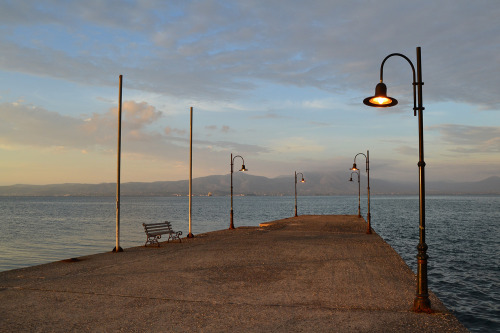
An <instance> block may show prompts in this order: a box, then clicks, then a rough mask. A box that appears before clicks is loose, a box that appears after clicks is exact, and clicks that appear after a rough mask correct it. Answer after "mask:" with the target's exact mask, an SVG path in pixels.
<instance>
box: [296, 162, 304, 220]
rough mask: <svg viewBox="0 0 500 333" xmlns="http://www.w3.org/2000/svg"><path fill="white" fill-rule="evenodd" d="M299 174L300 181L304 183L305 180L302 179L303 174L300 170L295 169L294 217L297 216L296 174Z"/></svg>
mask: <svg viewBox="0 0 500 333" xmlns="http://www.w3.org/2000/svg"><path fill="white" fill-rule="evenodd" d="M298 174H300V175H302V180H301V181H300V182H301V183H305V182H306V181H305V180H304V174H303V173H302V172H297V171H295V217H297V216H298V215H297V175H298Z"/></svg>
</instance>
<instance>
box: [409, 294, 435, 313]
mask: <svg viewBox="0 0 500 333" xmlns="http://www.w3.org/2000/svg"><path fill="white" fill-rule="evenodd" d="M412 311H413V312H425V313H433V312H434V311H433V310H432V309H431V301H430V300H429V296H428V295H426V296H416V297H415V300H414V301H413V309H412Z"/></svg>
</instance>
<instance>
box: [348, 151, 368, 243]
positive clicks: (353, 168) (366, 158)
mask: <svg viewBox="0 0 500 333" xmlns="http://www.w3.org/2000/svg"><path fill="white" fill-rule="evenodd" d="M358 155H363V156H364V157H365V160H366V174H367V179H366V181H367V184H368V185H367V187H366V189H367V193H368V212H367V213H366V220H367V221H366V222H368V226H367V229H366V233H367V234H371V233H372V227H371V215H370V152H369V151H368V150H367V151H366V155H365V154H363V153H357V154H356V156H354V163H353V164H352V168H351V169H350V170H352V171H359V169H358V168H357V167H356V157H357V156H358Z"/></svg>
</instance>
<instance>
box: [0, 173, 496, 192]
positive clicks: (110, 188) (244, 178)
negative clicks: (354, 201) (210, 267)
mask: <svg viewBox="0 0 500 333" xmlns="http://www.w3.org/2000/svg"><path fill="white" fill-rule="evenodd" d="M304 174H305V175H306V182H305V183H298V184H297V191H298V193H299V195H354V194H357V193H358V186H357V181H356V180H355V181H353V182H349V181H348V180H349V174H348V173H347V172H344V171H341V172H331V173H314V172H307V173H304ZM188 186H189V183H188V181H187V180H180V181H158V182H149V183H145V182H132V183H122V184H121V195H123V196H175V195H181V196H186V195H188V193H189V192H188V191H189V189H188ZM361 192H362V193H366V177H365V176H364V175H362V177H361ZM370 192H371V194H374V195H376V194H418V183H417V181H415V182H411V183H401V182H392V181H387V180H382V179H376V178H373V179H372V178H370ZM209 193H211V195H216V196H224V195H229V194H230V176H229V174H227V175H217V176H208V177H200V178H195V179H193V195H196V196H198V195H208V194H209ZM233 193H234V195H239V194H244V195H294V176H293V175H291V176H280V177H276V178H267V177H262V176H254V175H250V174H246V173H241V172H238V173H234V174H233ZM426 193H427V194H500V177H490V178H487V179H484V180H482V181H479V182H456V183H451V182H427V183H426ZM114 195H116V183H103V184H53V185H11V186H0V196H114Z"/></svg>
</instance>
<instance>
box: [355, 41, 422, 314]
mask: <svg viewBox="0 0 500 333" xmlns="http://www.w3.org/2000/svg"><path fill="white" fill-rule="evenodd" d="M392 56H398V57H402V58H404V59H405V60H406V61H408V63H409V64H410V66H411V69H412V71H413V112H414V115H415V116H416V115H417V112H418V138H419V140H418V151H419V161H418V171H419V182H418V185H419V207H420V208H419V215H420V218H419V243H418V246H417V250H418V254H417V292H416V296H415V300H414V302H413V311H415V312H432V309H431V302H430V300H429V292H428V288H427V259H428V258H429V256H428V255H427V244H426V243H425V177H424V168H425V162H424V126H423V124H424V120H423V111H424V109H425V108H424V107H423V103H422V86H423V84H424V83H423V82H422V63H421V50H420V47H417V71H416V75H415V67H414V66H413V63H412V62H411V61H410V59H408V58H407V57H406V56H404V55H402V54H400V53H392V54H390V55H388V56H387V57H385V59H384V61H382V65H381V66H380V83H379V84H377V87H376V88H375V96H371V97H367V98H365V99H364V100H363V103H364V104H366V105H368V106H374V107H390V106H394V105H396V104H397V103H398V101H397V100H396V99H395V98H392V97H388V96H387V87H386V86H385V84H384V83H383V73H384V63H385V62H386V60H387V59H389V58H390V57H392ZM415 76H416V79H415ZM417 90H418V91H417ZM417 93H418V94H417ZM417 101H418V102H417Z"/></svg>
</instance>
